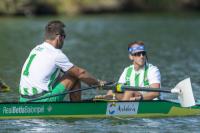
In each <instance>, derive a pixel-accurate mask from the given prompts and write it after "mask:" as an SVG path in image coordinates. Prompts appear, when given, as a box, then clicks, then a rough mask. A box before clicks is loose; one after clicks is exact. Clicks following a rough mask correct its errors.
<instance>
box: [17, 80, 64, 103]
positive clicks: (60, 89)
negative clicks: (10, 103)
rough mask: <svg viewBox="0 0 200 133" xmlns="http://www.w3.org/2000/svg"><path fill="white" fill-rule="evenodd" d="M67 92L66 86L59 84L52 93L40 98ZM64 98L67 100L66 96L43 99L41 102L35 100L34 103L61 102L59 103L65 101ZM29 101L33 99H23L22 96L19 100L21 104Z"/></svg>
mask: <svg viewBox="0 0 200 133" xmlns="http://www.w3.org/2000/svg"><path fill="white" fill-rule="evenodd" d="M65 90H66V89H65V86H64V85H63V84H62V83H58V84H57V85H55V87H54V88H53V89H52V91H50V92H48V93H46V94H44V95H43V96H40V97H38V98H42V97H47V96H51V95H55V94H60V93H64V92H65ZM64 98H65V95H59V96H54V97H50V98H45V99H41V100H35V101H33V102H59V101H63V100H64ZM29 100H31V99H28V98H23V97H21V96H20V99H19V101H20V102H27V101H29Z"/></svg>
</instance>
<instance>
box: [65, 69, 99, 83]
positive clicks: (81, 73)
mask: <svg viewBox="0 0 200 133" xmlns="http://www.w3.org/2000/svg"><path fill="white" fill-rule="evenodd" d="M67 73H68V74H70V75H71V76H73V77H75V78H77V79H79V80H81V81H83V82H84V83H86V84H88V85H97V84H98V80H97V79H96V78H95V77H93V76H92V75H91V74H90V73H89V72H87V71H86V70H85V69H83V68H80V67H77V66H73V67H72V68H70V69H69V70H68V71H67Z"/></svg>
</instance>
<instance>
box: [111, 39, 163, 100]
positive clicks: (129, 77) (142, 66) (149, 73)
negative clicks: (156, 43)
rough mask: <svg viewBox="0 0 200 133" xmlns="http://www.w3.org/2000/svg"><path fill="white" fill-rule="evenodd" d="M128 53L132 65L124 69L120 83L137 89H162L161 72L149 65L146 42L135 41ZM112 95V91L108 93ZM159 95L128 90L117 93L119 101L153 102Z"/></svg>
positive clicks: (129, 47) (129, 45)
mask: <svg viewBox="0 0 200 133" xmlns="http://www.w3.org/2000/svg"><path fill="white" fill-rule="evenodd" d="M128 53H129V59H130V60H131V62H132V64H131V65H130V66H128V67H126V68H125V69H124V71H123V73H122V74H121V76H120V78H119V81H118V83H119V84H123V85H130V86H135V87H150V88H160V84H161V75H160V71H159V69H158V68H157V67H156V66H153V65H152V64H150V63H148V59H147V52H146V50H145V46H144V42H143V41H135V42H132V43H130V44H128ZM110 95H113V91H112V90H109V91H108V93H107V96H110ZM159 95H160V94H159V92H136V91H132V90H127V91H125V92H124V93H116V95H115V96H116V98H117V99H119V100H143V99H144V100H151V99H155V98H157V97H159Z"/></svg>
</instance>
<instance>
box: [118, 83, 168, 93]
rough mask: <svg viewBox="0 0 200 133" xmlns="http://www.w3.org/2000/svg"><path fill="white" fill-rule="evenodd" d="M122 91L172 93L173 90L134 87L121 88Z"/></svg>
mask: <svg viewBox="0 0 200 133" xmlns="http://www.w3.org/2000/svg"><path fill="white" fill-rule="evenodd" d="M121 89H122V91H126V90H132V91H146V92H164V93H171V90H164V89H160V88H147V87H133V86H125V85H124V86H121Z"/></svg>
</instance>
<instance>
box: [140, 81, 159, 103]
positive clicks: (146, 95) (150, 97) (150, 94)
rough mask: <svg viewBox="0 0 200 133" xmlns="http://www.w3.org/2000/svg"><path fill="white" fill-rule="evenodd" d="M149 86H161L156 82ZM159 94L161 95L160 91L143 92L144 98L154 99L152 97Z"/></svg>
mask: <svg viewBox="0 0 200 133" xmlns="http://www.w3.org/2000/svg"><path fill="white" fill-rule="evenodd" d="M149 87H150V88H160V84H159V83H154V84H151V85H150V86H149ZM159 95H160V93H159V92H147V93H145V94H143V99H144V100H152V99H154V98H156V97H158V96H159Z"/></svg>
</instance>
